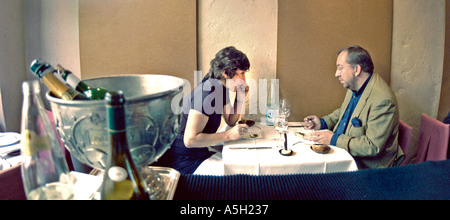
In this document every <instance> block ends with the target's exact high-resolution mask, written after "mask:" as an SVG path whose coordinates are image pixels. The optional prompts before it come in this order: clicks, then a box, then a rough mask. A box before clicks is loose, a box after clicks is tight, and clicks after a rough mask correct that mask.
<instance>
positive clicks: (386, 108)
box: [323, 73, 404, 169]
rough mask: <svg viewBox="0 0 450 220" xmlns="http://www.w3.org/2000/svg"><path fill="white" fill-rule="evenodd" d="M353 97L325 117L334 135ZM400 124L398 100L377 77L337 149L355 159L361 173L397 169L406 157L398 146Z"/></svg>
mask: <svg viewBox="0 0 450 220" xmlns="http://www.w3.org/2000/svg"><path fill="white" fill-rule="evenodd" d="M352 93H353V92H352V91H351V90H348V91H347V94H346V96H345V99H344V102H343V103H342V106H341V107H340V108H338V109H336V110H335V111H334V112H333V113H331V114H329V115H327V116H325V117H323V119H324V120H325V122H326V123H327V126H328V128H329V129H330V130H332V131H333V132H336V129H337V127H338V126H337V125H338V124H339V122H340V120H341V118H342V116H343V115H344V112H345V110H346V109H347V106H348V104H349V102H350V99H351V97H352ZM398 124H399V113H398V105H397V99H396V98H395V95H394V93H393V92H392V90H391V88H390V87H389V85H388V84H387V83H386V82H385V81H384V80H383V79H382V78H381V76H380V75H378V74H376V73H373V75H372V77H371V79H370V81H369V82H368V84H367V86H366V88H365V90H364V92H363V94H362V95H361V98H360V99H359V102H358V104H357V105H356V107H355V110H354V111H353V114H352V116H351V117H350V122H349V124H348V126H347V129H346V131H345V134H342V135H340V136H339V138H338V140H337V143H336V145H337V147H339V148H343V149H345V150H347V151H348V152H349V153H350V154H351V155H352V156H353V157H354V158H355V160H356V162H357V164H358V168H359V169H365V168H383V167H390V166H394V165H397V164H399V163H400V162H401V160H402V159H403V157H404V154H403V151H402V150H401V148H400V146H399V145H398Z"/></svg>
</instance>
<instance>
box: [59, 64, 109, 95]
mask: <svg viewBox="0 0 450 220" xmlns="http://www.w3.org/2000/svg"><path fill="white" fill-rule="evenodd" d="M56 70H57V72H58V74H60V75H61V78H62V79H63V80H64V81H66V84H67V85H69V86H70V87H72V88H74V89H75V90H77V91H78V92H81V93H83V94H84V95H85V96H86V97H88V98H90V99H93V100H103V99H104V98H105V94H106V93H107V92H108V90H106V89H104V88H92V87H90V86H88V85H87V84H86V83H85V82H83V81H81V80H80V79H79V78H78V77H77V76H75V74H73V73H72V72H71V71H70V70H67V69H65V68H64V67H62V66H61V65H59V64H58V65H57V66H56Z"/></svg>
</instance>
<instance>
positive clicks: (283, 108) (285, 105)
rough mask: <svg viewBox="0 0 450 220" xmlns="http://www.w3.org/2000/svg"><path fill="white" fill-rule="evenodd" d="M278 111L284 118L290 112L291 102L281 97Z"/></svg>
mask: <svg viewBox="0 0 450 220" xmlns="http://www.w3.org/2000/svg"><path fill="white" fill-rule="evenodd" d="M280 113H281V114H284V115H285V116H286V118H287V117H289V115H290V114H291V104H290V103H289V101H288V100H287V99H286V98H283V99H281V101H280Z"/></svg>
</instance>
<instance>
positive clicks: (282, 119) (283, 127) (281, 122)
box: [274, 113, 288, 141]
mask: <svg viewBox="0 0 450 220" xmlns="http://www.w3.org/2000/svg"><path fill="white" fill-rule="evenodd" d="M274 126H275V130H277V131H278V135H279V138H274V140H278V141H284V139H282V138H281V134H282V133H285V132H287V129H288V120H287V116H286V115H285V114H282V113H281V114H278V115H275V117H274Z"/></svg>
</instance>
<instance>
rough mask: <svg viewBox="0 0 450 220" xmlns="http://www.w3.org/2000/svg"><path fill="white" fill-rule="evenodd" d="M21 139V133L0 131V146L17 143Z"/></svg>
mask: <svg viewBox="0 0 450 220" xmlns="http://www.w3.org/2000/svg"><path fill="white" fill-rule="evenodd" d="M19 141H20V134H19V133H15V132H4V133H0V147H6V146H9V145H13V144H17V143H19Z"/></svg>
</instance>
